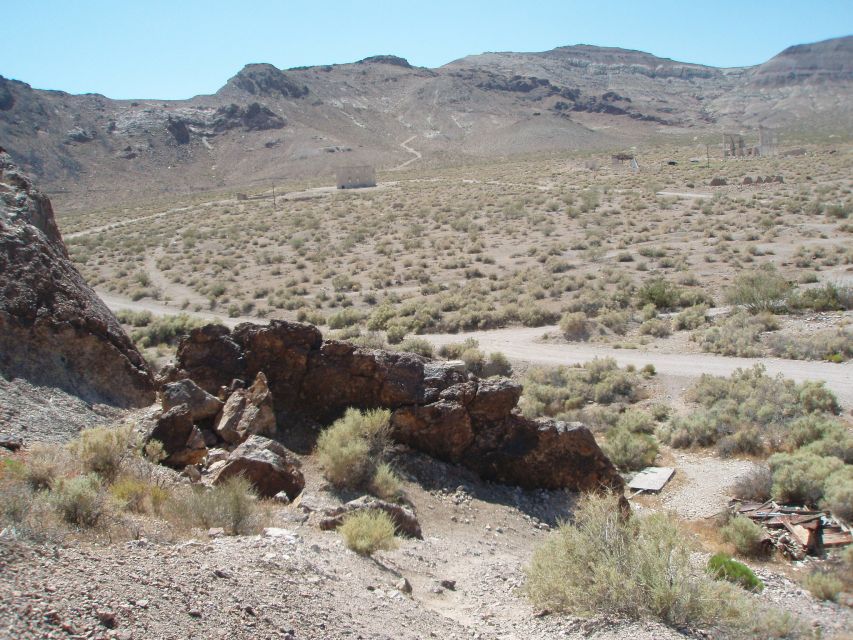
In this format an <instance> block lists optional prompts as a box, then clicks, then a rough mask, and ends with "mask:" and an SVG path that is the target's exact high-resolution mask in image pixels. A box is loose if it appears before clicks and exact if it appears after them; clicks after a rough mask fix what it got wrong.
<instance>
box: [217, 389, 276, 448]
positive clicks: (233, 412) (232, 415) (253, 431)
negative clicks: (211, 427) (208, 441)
mask: <svg viewBox="0 0 853 640" xmlns="http://www.w3.org/2000/svg"><path fill="white" fill-rule="evenodd" d="M215 430H216V433H217V434H218V435H219V437H220V438H222V439H223V440H225V442H229V443H231V444H239V443H241V442H243V441H244V440H245V439H246V438H248V437H249V436H251V435H272V434H274V433H275V413H274V411H273V402H272V394H271V393H270V390H269V387H268V385H267V379H266V376H264V374H263V373H260V372H259V373H258V375H257V376H256V377H255V382H254V383H253V384H252V386H251V387H249V388H248V389H236V390H235V391H234V393H232V394H231V395H230V396H229V397H228V401H227V402H226V403H225V406H224V407H223V409H222V413H220V414H219V416H218V417H217V419H216V427H215Z"/></svg>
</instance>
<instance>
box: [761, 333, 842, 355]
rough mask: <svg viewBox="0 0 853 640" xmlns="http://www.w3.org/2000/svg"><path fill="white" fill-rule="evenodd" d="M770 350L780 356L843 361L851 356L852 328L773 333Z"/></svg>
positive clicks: (769, 343) (769, 341) (770, 339)
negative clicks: (799, 332) (791, 333)
mask: <svg viewBox="0 0 853 640" xmlns="http://www.w3.org/2000/svg"><path fill="white" fill-rule="evenodd" d="M768 345H769V347H770V351H771V353H772V354H773V355H775V356H779V357H780V358H792V359H794V360H828V361H830V362H843V361H845V360H849V359H850V358H853V328H851V327H840V328H837V329H826V330H824V331H817V332H815V333H812V334H807V335H796V336H794V335H778V334H777V335H773V336H770V338H769V340H768Z"/></svg>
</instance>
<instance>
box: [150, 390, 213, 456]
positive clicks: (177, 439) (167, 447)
mask: <svg viewBox="0 0 853 640" xmlns="http://www.w3.org/2000/svg"><path fill="white" fill-rule="evenodd" d="M152 440H157V441H158V442H160V443H161V444H162V445H163V453H164V454H165V455H166V457H165V458H164V459H163V461H162V462H163V464H165V465H168V466H170V467H174V468H176V469H180V468H182V467H185V466H186V465H188V464H198V463H199V462H201V461H202V460H204V458H205V457H206V456H207V447H206V446H205V444H204V437H203V436H202V435H201V432H200V431H199V430H198V428H197V427H196V426H195V425H193V418H192V412H191V411H190V408H189V407H188V406H187V405H185V404H179V405H178V406H176V407H172V408H171V409H169V410H168V411H166V412H165V413H163V414H161V415H160V417H159V418H157V422H156V424H155V425H154V428H153V429H151V431H149V432H148V435H147V436H146V437H145V441H146V443H148V442H151V441H152Z"/></svg>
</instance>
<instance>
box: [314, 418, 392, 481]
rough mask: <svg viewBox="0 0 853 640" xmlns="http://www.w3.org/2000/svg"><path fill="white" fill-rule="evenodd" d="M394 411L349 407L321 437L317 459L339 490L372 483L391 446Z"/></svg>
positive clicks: (318, 442)
mask: <svg viewBox="0 0 853 640" xmlns="http://www.w3.org/2000/svg"><path fill="white" fill-rule="evenodd" d="M390 417H391V412H390V411H388V410H387V409H374V410H370V411H365V412H361V411H359V410H358V409H347V411H346V413H345V414H344V416H343V417H342V418H340V419H339V420H336V421H335V422H334V423H333V424H332V425H331V426H330V427H329V428H328V429H326V430H325V431H323V432H322V433H321V434H320V437H319V438H318V439H317V460H318V461H319V463H320V467H321V468H322V469H323V475H324V476H325V477H326V479H327V480H328V481H329V482H331V483H332V485H334V486H335V487H337V488H339V489H343V488H348V489H358V488H364V487H367V486H368V485H369V483H370V482H371V480H372V479H373V477H374V476H375V474H376V471H377V468H378V467H379V465H380V464H381V463H382V462H383V459H384V456H385V455H386V452H387V450H388V447H389V445H390V433H391V425H390Z"/></svg>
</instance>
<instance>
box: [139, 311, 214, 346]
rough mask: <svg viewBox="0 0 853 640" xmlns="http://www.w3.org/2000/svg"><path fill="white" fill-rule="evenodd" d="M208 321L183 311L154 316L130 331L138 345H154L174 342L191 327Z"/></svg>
mask: <svg viewBox="0 0 853 640" xmlns="http://www.w3.org/2000/svg"><path fill="white" fill-rule="evenodd" d="M209 322H210V321H208V320H202V319H200V318H194V317H191V316H189V315H187V314H185V313H180V314H178V315H174V316H154V318H153V319H152V320H151V321H150V322H148V323H147V324H145V325H143V326H141V327H139V328H137V329H134V330H133V331H131V332H130V337H131V339H132V340H133V342H134V343H136V345H137V346H138V347H143V348H145V347H155V346H157V345H158V344H175V343H177V341H178V339H179V338H181V337H182V336H185V335H187V334H188V333H189V332H190V331H192V330H193V329H196V328H198V327H201V326H204V325H205V324H209Z"/></svg>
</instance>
